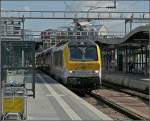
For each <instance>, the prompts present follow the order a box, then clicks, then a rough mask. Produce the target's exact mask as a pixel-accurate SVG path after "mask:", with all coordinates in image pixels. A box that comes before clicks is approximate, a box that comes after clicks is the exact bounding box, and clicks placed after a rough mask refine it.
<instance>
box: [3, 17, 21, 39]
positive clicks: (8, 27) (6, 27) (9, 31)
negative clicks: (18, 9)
mask: <svg viewBox="0 0 150 121" xmlns="http://www.w3.org/2000/svg"><path fill="white" fill-rule="evenodd" d="M21 23H22V21H21V19H1V21H0V33H1V37H2V40H5V41H13V40H15V41H16V40H18V41H20V40H22V36H21Z"/></svg>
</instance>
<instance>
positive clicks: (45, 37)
mask: <svg viewBox="0 0 150 121" xmlns="http://www.w3.org/2000/svg"><path fill="white" fill-rule="evenodd" d="M66 39H67V32H66V31H63V30H61V31H59V30H56V29H48V30H45V31H43V32H41V40H42V42H43V49H47V48H49V47H51V46H53V45H56V44H57V43H59V42H62V41H65V40H66Z"/></svg>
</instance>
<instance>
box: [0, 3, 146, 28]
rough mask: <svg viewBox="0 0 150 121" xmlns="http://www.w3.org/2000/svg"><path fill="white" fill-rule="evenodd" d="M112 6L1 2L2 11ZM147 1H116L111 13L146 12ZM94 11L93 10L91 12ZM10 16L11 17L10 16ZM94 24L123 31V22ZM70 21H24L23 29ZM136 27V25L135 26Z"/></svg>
mask: <svg viewBox="0 0 150 121" xmlns="http://www.w3.org/2000/svg"><path fill="white" fill-rule="evenodd" d="M108 5H109V6H111V5H113V3H112V2H110V1H109V2H108V1H107V2H102V1H73V2H68V1H66V2H64V1H59V2H58V1H55V2H54V1H53V2H52V1H42V0H41V1H36V2H35V1H22V2H19V1H5V2H4V1H3V2H2V9H5V10H35V11H36V10H40V11H44V10H51V11H60V10H66V11H70V10H82V11H88V10H89V9H90V8H91V7H92V6H96V7H106V6H108ZM148 8H149V6H148V1H143V0H137V1H136V0H134V1H118V2H117V8H116V9H112V11H131V12H133V11H141V12H143V11H148ZM95 10H96V11H110V10H108V9H102V8H100V9H95ZM93 11H94V10H93ZM10 16H11V15H10ZM92 23H94V24H104V25H105V26H106V27H107V28H108V29H109V30H110V31H124V24H123V23H124V21H102V20H98V21H92ZM70 24H72V20H25V28H26V29H31V30H33V31H34V30H38V31H43V30H46V29H49V28H58V27H63V26H69V25H70ZM136 25H137V24H136Z"/></svg>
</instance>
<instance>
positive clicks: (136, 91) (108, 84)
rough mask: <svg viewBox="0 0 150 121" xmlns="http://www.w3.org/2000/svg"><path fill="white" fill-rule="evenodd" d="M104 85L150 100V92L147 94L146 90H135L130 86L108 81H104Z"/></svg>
mask: <svg viewBox="0 0 150 121" xmlns="http://www.w3.org/2000/svg"><path fill="white" fill-rule="evenodd" d="M102 85H103V86H104V87H108V88H112V89H114V90H117V91H120V92H123V93H126V94H129V95H132V96H137V97H139V98H141V99H143V100H145V101H149V98H150V96H149V94H146V93H145V92H143V91H140V90H133V89H130V88H126V87H123V86H120V85H116V84H112V83H108V82H103V84H102Z"/></svg>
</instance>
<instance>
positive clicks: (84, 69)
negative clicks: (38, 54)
mask: <svg viewBox="0 0 150 121" xmlns="http://www.w3.org/2000/svg"><path fill="white" fill-rule="evenodd" d="M43 54H45V56H44V57H45V58H46V61H45V63H46V64H45V65H48V72H49V73H50V74H51V75H52V76H54V77H55V78H56V79H57V80H59V81H60V82H62V83H63V84H64V85H66V86H67V87H69V88H71V89H81V90H85V89H86V90H89V91H90V90H93V89H97V88H99V86H100V84H101V55H100V48H99V46H98V45H97V44H96V43H94V42H92V41H89V40H72V41H69V42H67V43H65V44H63V45H56V46H53V47H52V48H50V49H48V50H47V52H44V53H43Z"/></svg>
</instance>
